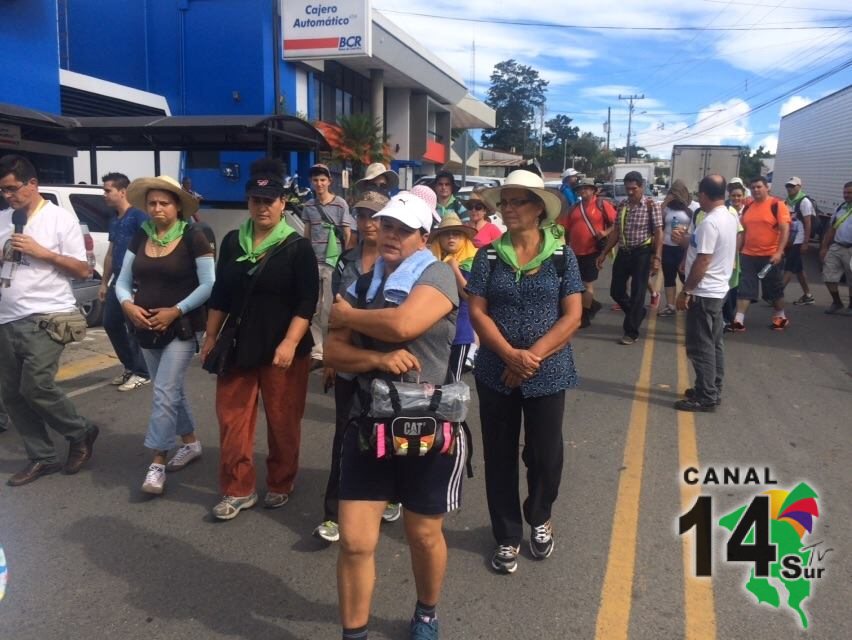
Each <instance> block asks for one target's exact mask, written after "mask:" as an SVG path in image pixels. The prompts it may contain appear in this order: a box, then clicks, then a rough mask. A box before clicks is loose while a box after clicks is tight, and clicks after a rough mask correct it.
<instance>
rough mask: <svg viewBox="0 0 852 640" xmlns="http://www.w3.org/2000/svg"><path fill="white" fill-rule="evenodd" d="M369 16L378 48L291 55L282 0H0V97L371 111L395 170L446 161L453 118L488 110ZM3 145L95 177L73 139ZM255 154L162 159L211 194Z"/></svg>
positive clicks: (238, 193) (100, 111)
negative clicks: (0, 55)
mask: <svg viewBox="0 0 852 640" xmlns="http://www.w3.org/2000/svg"><path fill="white" fill-rule="evenodd" d="M371 22H372V25H371V28H372V30H373V33H372V35H373V42H374V46H373V52H372V56H359V57H340V58H339V59H336V58H335V57H334V56H332V57H330V58H328V59H324V60H310V61H309V60H305V61H300V60H288V61H285V60H284V59H283V56H282V48H283V42H282V40H281V37H280V35H279V34H280V32H281V16H280V5H279V2H278V0H239V1H237V0H74V1H73V2H71V1H70V0H3V2H0V34H2V42H3V43H4V45H5V46H4V50H5V54H6V58H7V60H9V64H7V65H6V66H5V71H4V74H2V77H0V96H2V98H0V101H2V102H5V103H11V104H14V105H19V106H22V107H27V108H30V109H36V110H39V111H44V112H47V113H51V114H59V115H65V116H116V115H155V114H164V115H259V114H276V113H284V114H294V115H295V114H298V115H302V116H304V117H306V118H308V119H309V120H312V121H313V120H322V121H325V122H332V123H333V122H334V121H335V120H336V119H337V118H338V117H339V116H341V115H348V114H352V113H369V114H371V115H372V116H373V117H374V118H379V119H381V120H382V122H383V127H384V129H385V132H386V133H387V135H388V136H389V143H390V146H391V149H392V151H393V152H394V157H395V161H394V168H409V175H411V177H413V176H414V175H421V174H426V173H432V172H434V169H435V167H436V166H440V165H443V164H445V163H446V162H448V161H449V159H450V144H449V143H450V130H451V128H452V127H456V128H483V127H488V126H493V124H494V112H493V110H491V109H489V108H488V107H486V106H485V105H483V104H482V103H481V102H479V101H477V100H475V99H473V98H471V97H470V96H469V95H468V94H467V89H466V88H465V86H464V83H463V81H462V80H461V79H460V78H459V77H458V76H457V74H455V72H454V71H452V70H451V69H449V67H448V66H447V65H446V64H444V63H443V62H441V61H440V60H439V59H437V58H436V57H435V56H434V55H433V54H431V53H430V52H429V51H428V50H427V49H426V48H425V47H423V46H422V45H421V44H419V43H417V42H416V41H413V39H412V38H411V37H410V36H408V35H407V34H406V33H405V32H404V31H402V30H401V29H400V28H399V27H397V26H396V25H394V24H393V23H392V22H391V21H390V20H388V19H387V18H385V17H384V16H382V15H381V14H379V13H376V12H373V14H372V21H371ZM4 146H5V149H4ZM9 148H17V149H18V150H19V151H25V152H29V153H32V154H37V155H38V158H37V159H38V162H39V166H40V167H44V166H48V167H49V168H50V171H49V174H50V175H51V176H52V177H59V176H62V177H63V178H64V179H65V180H66V181H71V180H75V181H76V180H78V179H84V180H89V179H94V180H96V179H97V176H93V177H92V176H89V175H88V170H87V169H86V167H88V161H87V160H86V159H85V157H84V156H85V154H79V155H78V157H77V160H75V161H73V162H72V161H71V160H69V158H70V157H71V156H72V155H74V153H76V152H74V151H73V150H68V149H51V148H49V145H47V146H45V145H44V144H40V145H35V147H34V148H33V147H32V146H28V144H27V141H26V140H25V139H22V140H20V141H18V142H17V146H15V145H8V144H6V143H5V142H4V141H3V139H2V138H0V152H2V151H5V150H6V149H9ZM256 155H257V154H254V153H249V152H224V151H222V152H210V151H204V152H188V153H183V154H179V155H175V158H174V159H173V160H172V161H170V162H164V165H163V167H164V172H172V173H180V174H181V177H183V176H188V177H190V178H191V179H192V181H193V188H194V189H195V190H196V191H198V192H200V193H202V194H203V195H204V197H205V200H207V201H208V202H235V201H239V200H242V198H243V185H244V181H245V176H246V175H247V169H248V164H249V163H250V162H251V161H252V160H253V159H254V158H255V157H256ZM99 156H100V154H99ZM289 156H290V157H288V158H284V160H285V163H286V164H287V165H288V170H289V171H290V172H291V173H299V174H300V175H302V176H306V174H307V167H308V166H309V165H310V164H311V163H312V162H313V161H314V158H313V157H312V154H310V153H300V154H296V153H292V154H289ZM100 164H101V165H102V166H103V164H104V163H103V162H101V163H100ZM131 164H132V163H131ZM145 171H146V170H145V169H141V168H140V169H137V168H136V165H132V166H131V167H129V168H128V169H127V170H126V171H125V172H126V173H128V175H130V176H131V178H132V177H135V176H134V175H133V174H134V173H138V174H139V175H141V173H144V172H145ZM147 171H150V169H147ZM72 174H73V175H72ZM235 176H236V177H235ZM239 176H242V177H239Z"/></svg>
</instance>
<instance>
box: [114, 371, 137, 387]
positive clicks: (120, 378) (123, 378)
mask: <svg viewBox="0 0 852 640" xmlns="http://www.w3.org/2000/svg"><path fill="white" fill-rule="evenodd" d="M132 375H133V373H132V372H131V371H125V372H124V373H122V374H120V375H117V376H116V377H114V378H113V379H112V380H110V381H109V383H110V384H111V385H112V386H114V387H117V386H119V385H122V384H124V383H125V382H127V381H128V380H130V376H132Z"/></svg>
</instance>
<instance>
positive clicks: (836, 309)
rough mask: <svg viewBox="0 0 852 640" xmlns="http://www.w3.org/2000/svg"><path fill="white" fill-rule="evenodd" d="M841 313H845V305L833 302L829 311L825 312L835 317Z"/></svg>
mask: <svg viewBox="0 0 852 640" xmlns="http://www.w3.org/2000/svg"><path fill="white" fill-rule="evenodd" d="M841 311H843V305H842V304H839V303H837V302H832V303H831V304H830V305H829V306H828V309H826V310H825V313H827V314H828V315H834V314H835V313H840V312H841Z"/></svg>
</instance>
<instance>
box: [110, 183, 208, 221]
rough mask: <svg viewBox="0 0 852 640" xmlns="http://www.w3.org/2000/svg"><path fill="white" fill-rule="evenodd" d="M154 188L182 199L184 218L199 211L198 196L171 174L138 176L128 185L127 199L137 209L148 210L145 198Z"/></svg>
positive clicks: (181, 211) (182, 214)
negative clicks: (153, 176) (154, 176)
mask: <svg viewBox="0 0 852 640" xmlns="http://www.w3.org/2000/svg"><path fill="white" fill-rule="evenodd" d="M152 189H156V190H158V191H168V192H169V193H173V194H175V195H176V196H177V198H178V200H179V201H180V213H181V217H183V219H184V220H187V219H188V218H189V217H190V216H191V215H192V214H194V213H195V212H196V211H198V198H196V197H195V196H193V195H192V194H191V193H189V192H188V191H186V190H185V189H184V188H183V187H181V186H180V185H179V184H178V181H177V180H175V179H174V178H172V177H171V176H157V177H156V178H137V179H136V180H134V181H133V182H131V183H130V186H129V187H127V201H128V202H129V203H130V204H132V205H133V206H134V207H136V208H137V209H141V210H142V211H147V208H148V205H147V203H146V202H145V200H146V198H147V196H148V192H149V191H151V190H152Z"/></svg>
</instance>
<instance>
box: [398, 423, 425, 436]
mask: <svg viewBox="0 0 852 640" xmlns="http://www.w3.org/2000/svg"><path fill="white" fill-rule="evenodd" d="M426 425H427V423H426V422H425V421H418V422H404V423H403V424H402V432H403V433H404V434H405V435H407V436H419V435H420V434H421V433H422V432H423V427H425V426H426Z"/></svg>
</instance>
